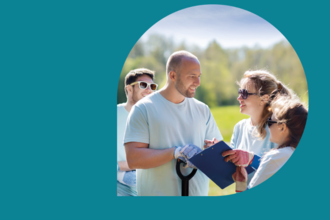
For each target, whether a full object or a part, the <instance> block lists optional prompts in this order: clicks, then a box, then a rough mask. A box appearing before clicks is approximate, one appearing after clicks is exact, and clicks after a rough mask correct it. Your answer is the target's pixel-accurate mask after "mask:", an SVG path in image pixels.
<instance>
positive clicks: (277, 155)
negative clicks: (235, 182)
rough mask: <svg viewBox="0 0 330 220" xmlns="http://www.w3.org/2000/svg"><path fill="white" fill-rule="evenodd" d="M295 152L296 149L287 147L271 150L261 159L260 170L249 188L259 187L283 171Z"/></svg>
mask: <svg viewBox="0 0 330 220" xmlns="http://www.w3.org/2000/svg"><path fill="white" fill-rule="evenodd" d="M293 152H294V149H293V148H292V147H285V148H281V149H274V150H271V151H269V152H268V153H267V154H265V156H263V157H262V158H261V162H260V165H259V168H258V170H257V171H256V173H255V175H254V177H253V178H252V180H251V182H250V184H249V188H252V187H255V186H257V185H259V184H260V183H262V182H264V181H265V180H267V179H268V178H269V177H271V176H272V175H273V174H274V173H276V172H277V171H278V170H279V169H281V167H282V166H283V165H284V164H285V163H286V162H287V161H288V159H289V158H290V157H291V155H292V154H293Z"/></svg>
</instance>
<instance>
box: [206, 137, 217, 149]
mask: <svg viewBox="0 0 330 220" xmlns="http://www.w3.org/2000/svg"><path fill="white" fill-rule="evenodd" d="M204 142H205V145H204V149H206V148H209V147H211V146H213V145H214V144H216V143H218V142H219V141H218V140H217V139H216V138H213V139H212V140H205V141H204Z"/></svg>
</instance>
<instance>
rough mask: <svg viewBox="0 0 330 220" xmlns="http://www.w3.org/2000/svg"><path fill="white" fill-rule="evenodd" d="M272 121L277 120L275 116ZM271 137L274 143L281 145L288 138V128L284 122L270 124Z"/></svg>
mask: <svg viewBox="0 0 330 220" xmlns="http://www.w3.org/2000/svg"><path fill="white" fill-rule="evenodd" d="M271 120H272V121H277V120H276V119H275V118H274V116H272V117H271ZM269 131H270V137H269V140H270V141H271V142H273V143H276V144H278V145H281V144H283V143H284V141H285V140H287V138H288V128H285V125H284V124H272V125H271V126H269Z"/></svg>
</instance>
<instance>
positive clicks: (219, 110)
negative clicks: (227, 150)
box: [209, 106, 249, 196]
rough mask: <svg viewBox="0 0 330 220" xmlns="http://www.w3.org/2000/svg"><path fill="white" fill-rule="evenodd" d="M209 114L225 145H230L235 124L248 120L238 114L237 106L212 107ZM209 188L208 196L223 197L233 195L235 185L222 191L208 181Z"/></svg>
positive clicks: (246, 116) (245, 116)
mask: <svg viewBox="0 0 330 220" xmlns="http://www.w3.org/2000/svg"><path fill="white" fill-rule="evenodd" d="M211 112H212V115H213V117H214V119H215V121H216V123H217V126H218V128H219V130H220V132H221V134H222V137H223V139H224V141H225V142H226V143H230V139H231V135H232V134H233V130H234V126H235V124H236V123H237V122H239V121H240V120H242V119H245V118H249V116H248V115H244V114H241V113H240V111H239V106H224V107H214V108H211ZM209 186H210V190H209V196H223V195H230V194H234V193H235V184H232V185H230V186H228V187H227V188H225V189H223V190H222V189H220V188H219V187H218V186H217V185H216V184H215V183H213V182H212V181H211V180H210V184H209Z"/></svg>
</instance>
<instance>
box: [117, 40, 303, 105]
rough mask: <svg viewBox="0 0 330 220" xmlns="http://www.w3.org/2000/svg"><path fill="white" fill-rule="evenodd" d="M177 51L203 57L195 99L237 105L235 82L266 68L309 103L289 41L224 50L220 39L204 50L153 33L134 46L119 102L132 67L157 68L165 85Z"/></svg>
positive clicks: (162, 83)
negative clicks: (167, 65) (266, 45)
mask: <svg viewBox="0 0 330 220" xmlns="http://www.w3.org/2000/svg"><path fill="white" fill-rule="evenodd" d="M178 50H187V51H189V52H191V53H193V54H194V55H196V56H197V57H198V59H199V60H200V63H201V69H202V76H201V85H200V87H199V88H198V89H197V90H196V96H195V98H196V99H198V100H200V101H202V102H204V103H206V104H207V105H209V106H210V107H214V106H224V105H238V101H237V100H236V98H237V90H238V86H237V84H236V81H239V80H240V79H241V78H242V76H243V74H244V72H245V71H246V70H249V69H267V70H268V71H270V72H271V73H273V74H274V75H275V76H276V77H277V78H278V80H280V81H281V82H283V83H284V84H285V85H287V86H288V87H289V88H291V89H293V91H295V92H296V93H297V94H298V96H299V97H301V98H302V99H303V100H304V101H305V102H306V103H308V89H307V82H306V77H305V73H304V70H303V67H302V65H301V63H300V60H299V58H298V56H297V54H296V52H295V50H294V49H293V48H292V46H291V45H290V44H289V43H288V42H284V41H283V42H279V43H277V44H275V45H273V47H271V48H260V47H258V46H255V47H253V48H247V47H241V48H236V49H224V48H222V47H221V45H220V44H219V43H218V42H216V41H212V42H210V43H209V45H208V46H207V48H206V49H201V48H199V47H198V46H196V45H187V44H185V43H184V42H181V43H179V44H175V43H174V40H173V39H172V38H166V37H164V36H161V35H151V36H150V37H149V38H148V40H146V41H145V42H144V41H142V40H140V41H138V42H137V43H136V44H135V46H134V47H133V48H132V50H131V52H130V54H129V55H128V57H127V59H126V62H125V64H124V66H123V69H122V72H121V75H120V79H119V85H118V99H117V103H123V102H126V96H125V92H124V78H125V76H126V74H127V73H128V72H129V71H130V70H132V69H136V68H142V67H144V68H148V69H151V70H154V71H155V72H156V79H155V82H156V83H158V84H159V88H162V86H163V85H165V83H166V73H165V71H166V70H165V66H166V61H167V59H168V57H169V56H170V55H171V54H172V53H173V52H175V51H178Z"/></svg>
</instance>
